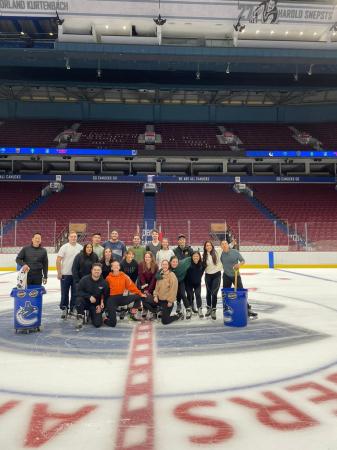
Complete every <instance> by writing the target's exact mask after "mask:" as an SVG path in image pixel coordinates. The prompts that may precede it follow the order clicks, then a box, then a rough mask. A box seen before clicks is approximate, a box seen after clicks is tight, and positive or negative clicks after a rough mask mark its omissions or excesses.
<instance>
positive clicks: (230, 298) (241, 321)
mask: <svg viewBox="0 0 337 450" xmlns="http://www.w3.org/2000/svg"><path fill="white" fill-rule="evenodd" d="M221 292H222V299H223V318H224V325H225V326H227V327H246V326H247V322H248V310H247V299H248V289H237V290H235V289H234V288H226V289H222V291H221Z"/></svg>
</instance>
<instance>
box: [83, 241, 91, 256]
mask: <svg viewBox="0 0 337 450" xmlns="http://www.w3.org/2000/svg"><path fill="white" fill-rule="evenodd" d="M89 245H90V247H91V253H90V255H88V253H87V247H88V246H89ZM82 251H83V256H84V258H92V256H93V254H94V248H93V246H92V243H91V242H88V243H87V244H85V245H84V247H83V250H82Z"/></svg>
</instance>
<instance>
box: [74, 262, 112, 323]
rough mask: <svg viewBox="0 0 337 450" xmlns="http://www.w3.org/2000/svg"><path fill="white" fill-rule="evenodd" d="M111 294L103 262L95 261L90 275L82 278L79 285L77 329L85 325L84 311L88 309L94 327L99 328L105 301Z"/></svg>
mask: <svg viewBox="0 0 337 450" xmlns="http://www.w3.org/2000/svg"><path fill="white" fill-rule="evenodd" d="M108 295H109V287H108V284H107V282H106V281H105V280H104V279H103V277H102V264H100V263H94V264H93V265H92V268H91V273H90V275H85V276H84V277H83V278H81V280H80V282H79V283H78V287H77V297H76V309H77V321H76V330H78V331H79V330H80V329H81V328H82V326H83V317H84V311H85V310H86V309H87V310H88V311H89V314H90V318H91V322H92V324H93V326H94V327H96V328H99V327H100V326H101V325H102V323H103V320H102V313H103V310H104V301H105V299H106V298H107V297H108Z"/></svg>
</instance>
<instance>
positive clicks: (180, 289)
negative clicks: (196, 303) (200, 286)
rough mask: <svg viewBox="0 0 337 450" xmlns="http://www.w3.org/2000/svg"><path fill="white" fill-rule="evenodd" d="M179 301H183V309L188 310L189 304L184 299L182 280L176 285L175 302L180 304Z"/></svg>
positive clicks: (183, 282)
mask: <svg viewBox="0 0 337 450" xmlns="http://www.w3.org/2000/svg"><path fill="white" fill-rule="evenodd" d="M181 300H182V301H183V303H184V306H185V308H190V302H189V301H188V299H187V297H186V288H185V281H184V280H183V281H179V283H178V292H177V302H181Z"/></svg>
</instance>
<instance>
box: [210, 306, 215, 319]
mask: <svg viewBox="0 0 337 450" xmlns="http://www.w3.org/2000/svg"><path fill="white" fill-rule="evenodd" d="M211 317H212V319H213V320H216V308H212V312H211Z"/></svg>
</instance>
